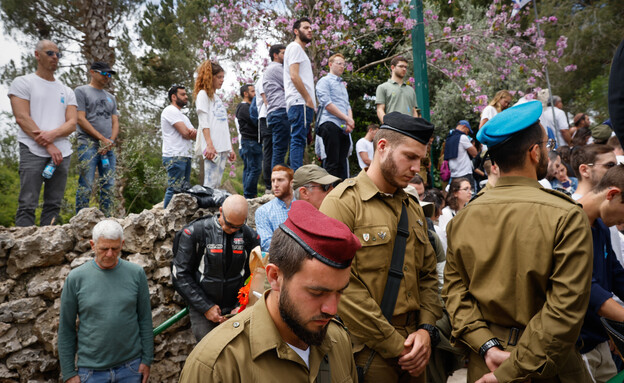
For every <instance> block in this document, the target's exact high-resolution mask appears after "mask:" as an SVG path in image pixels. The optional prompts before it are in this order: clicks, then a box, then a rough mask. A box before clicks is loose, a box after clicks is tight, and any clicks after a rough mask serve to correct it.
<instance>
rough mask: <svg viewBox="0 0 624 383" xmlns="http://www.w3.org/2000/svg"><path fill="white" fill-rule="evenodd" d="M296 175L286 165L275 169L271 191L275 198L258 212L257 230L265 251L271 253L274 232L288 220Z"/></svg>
mask: <svg viewBox="0 0 624 383" xmlns="http://www.w3.org/2000/svg"><path fill="white" fill-rule="evenodd" d="M294 173H295V172H293V170H292V169H291V168H289V167H287V166H284V165H277V166H275V167H273V172H272V173H271V190H272V191H273V195H274V196H275V198H273V199H272V200H271V201H269V202H267V203H265V204H264V205H262V206H260V207H259V208H258V210H256V230H257V231H258V235H260V242H261V247H262V250H263V251H269V246H270V245H271V237H273V232H274V231H275V230H276V229H277V228H278V227H279V225H280V224H282V223H284V221H286V218H288V211H289V210H290V206H291V203H292V202H293V200H294V196H293V189H292V186H293V177H294Z"/></svg>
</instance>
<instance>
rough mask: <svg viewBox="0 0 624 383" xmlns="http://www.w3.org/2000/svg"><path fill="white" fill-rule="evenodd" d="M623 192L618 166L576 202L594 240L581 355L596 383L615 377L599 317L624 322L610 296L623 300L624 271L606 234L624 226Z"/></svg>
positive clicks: (623, 176) (621, 168)
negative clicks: (586, 219)
mask: <svg viewBox="0 0 624 383" xmlns="http://www.w3.org/2000/svg"><path fill="white" fill-rule="evenodd" d="M623 190H624V165H618V166H614V167H612V168H611V169H610V170H609V171H607V172H606V174H605V175H604V177H603V178H602V179H601V180H600V182H599V183H598V185H596V186H595V187H594V188H593V189H592V190H591V191H590V192H589V193H587V194H585V195H584V196H583V197H582V198H581V199H580V200H579V203H581V204H582V205H583V210H584V211H585V213H586V214H587V216H588V218H589V221H590V223H591V225H592V227H591V230H592V237H593V240H594V241H593V243H594V269H593V275H592V286H591V296H590V300H589V307H588V308H587V314H586V315H585V320H584V323H583V327H582V329H581V340H582V341H583V347H582V348H581V354H582V356H583V360H584V361H585V363H586V365H587V369H588V370H589V372H590V374H591V375H592V377H593V378H594V381H596V382H606V381H608V380H609V379H610V378H612V377H613V376H615V375H616V374H617V369H616V367H615V363H614V362H613V359H612V358H611V352H610V350H609V343H608V340H609V338H608V336H607V333H606V331H605V329H604V327H603V326H602V324H601V323H600V317H605V318H608V319H612V320H616V321H620V322H624V307H622V306H621V305H620V304H618V303H617V302H616V301H615V300H614V299H613V294H615V295H617V296H618V297H619V298H620V299H624V268H622V265H621V264H620V262H619V261H618V259H617V257H616V256H615V253H614V252H613V248H612V247H611V235H610V233H609V226H613V225H619V224H622V223H624V193H622V191H623Z"/></svg>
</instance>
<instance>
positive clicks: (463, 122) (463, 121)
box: [457, 120, 472, 134]
mask: <svg viewBox="0 0 624 383" xmlns="http://www.w3.org/2000/svg"><path fill="white" fill-rule="evenodd" d="M457 125H464V126H465V127H466V128H468V130H470V134H472V128H471V127H470V123H469V122H468V121H466V120H460V121H459V122H458V123H457Z"/></svg>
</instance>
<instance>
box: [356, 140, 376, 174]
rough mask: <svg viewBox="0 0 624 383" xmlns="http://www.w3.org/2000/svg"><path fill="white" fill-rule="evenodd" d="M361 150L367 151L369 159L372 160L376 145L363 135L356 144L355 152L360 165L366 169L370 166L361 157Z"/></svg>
mask: <svg viewBox="0 0 624 383" xmlns="http://www.w3.org/2000/svg"><path fill="white" fill-rule="evenodd" d="M361 152H366V154H368V159H369V160H371V162H372V161H373V154H374V153H375V146H374V145H373V142H372V141H369V140H367V139H366V138H364V137H362V138H360V139H359V140H358V142H357V143H356V144H355V154H356V155H357V159H358V164H359V165H360V168H362V169H364V168H366V167H368V165H366V164H365V163H364V161H362V157H360V153H361Z"/></svg>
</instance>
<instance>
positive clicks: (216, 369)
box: [180, 293, 357, 383]
mask: <svg viewBox="0 0 624 383" xmlns="http://www.w3.org/2000/svg"><path fill="white" fill-rule="evenodd" d="M266 296H267V293H265V299H266ZM325 356H327V361H328V362H329V372H330V377H329V376H323V375H324V373H323V372H322V371H321V372H319V370H320V369H323V370H324V371H326V370H327V363H325V365H324V366H322V363H321V361H322V360H323V358H325ZM309 362H310V368H308V367H307V366H306V363H305V362H304V361H303V360H302V359H301V357H299V355H298V354H297V353H296V352H295V351H294V350H293V349H292V348H290V346H289V345H288V344H287V343H286V342H285V341H284V340H282V338H281V336H280V334H279V332H278V330H277V327H275V323H274V322H273V319H271V316H270V315H269V311H268V309H267V307H266V302H265V300H264V299H260V300H259V301H258V302H256V304H254V305H253V306H252V307H250V308H248V309H247V310H245V311H243V312H242V313H240V314H239V315H236V316H235V317H233V318H230V319H229V320H228V321H227V322H224V323H223V324H221V325H220V326H219V327H217V328H216V329H214V330H212V331H211V332H210V333H208V335H206V336H205V337H204V339H202V341H201V342H200V343H199V344H198V345H197V346H196V347H195V348H194V349H193V352H191V354H190V355H189V357H188V358H187V359H186V363H185V364H184V369H183V370H182V375H181V376H180V382H181V383H199V382H202V383H206V382H223V383H231V382H310V383H311V382H315V381H316V382H318V383H325V382H328V381H331V382H357V372H356V368H355V362H354V361H353V355H352V351H351V341H350V339H349V335H348V334H347V332H346V330H345V329H344V328H343V327H342V325H340V324H338V323H337V322H334V321H331V322H330V323H329V324H328V329H327V335H326V336H325V339H324V340H323V343H322V344H321V345H320V346H310V358H309ZM317 378H318V379H317Z"/></svg>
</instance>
